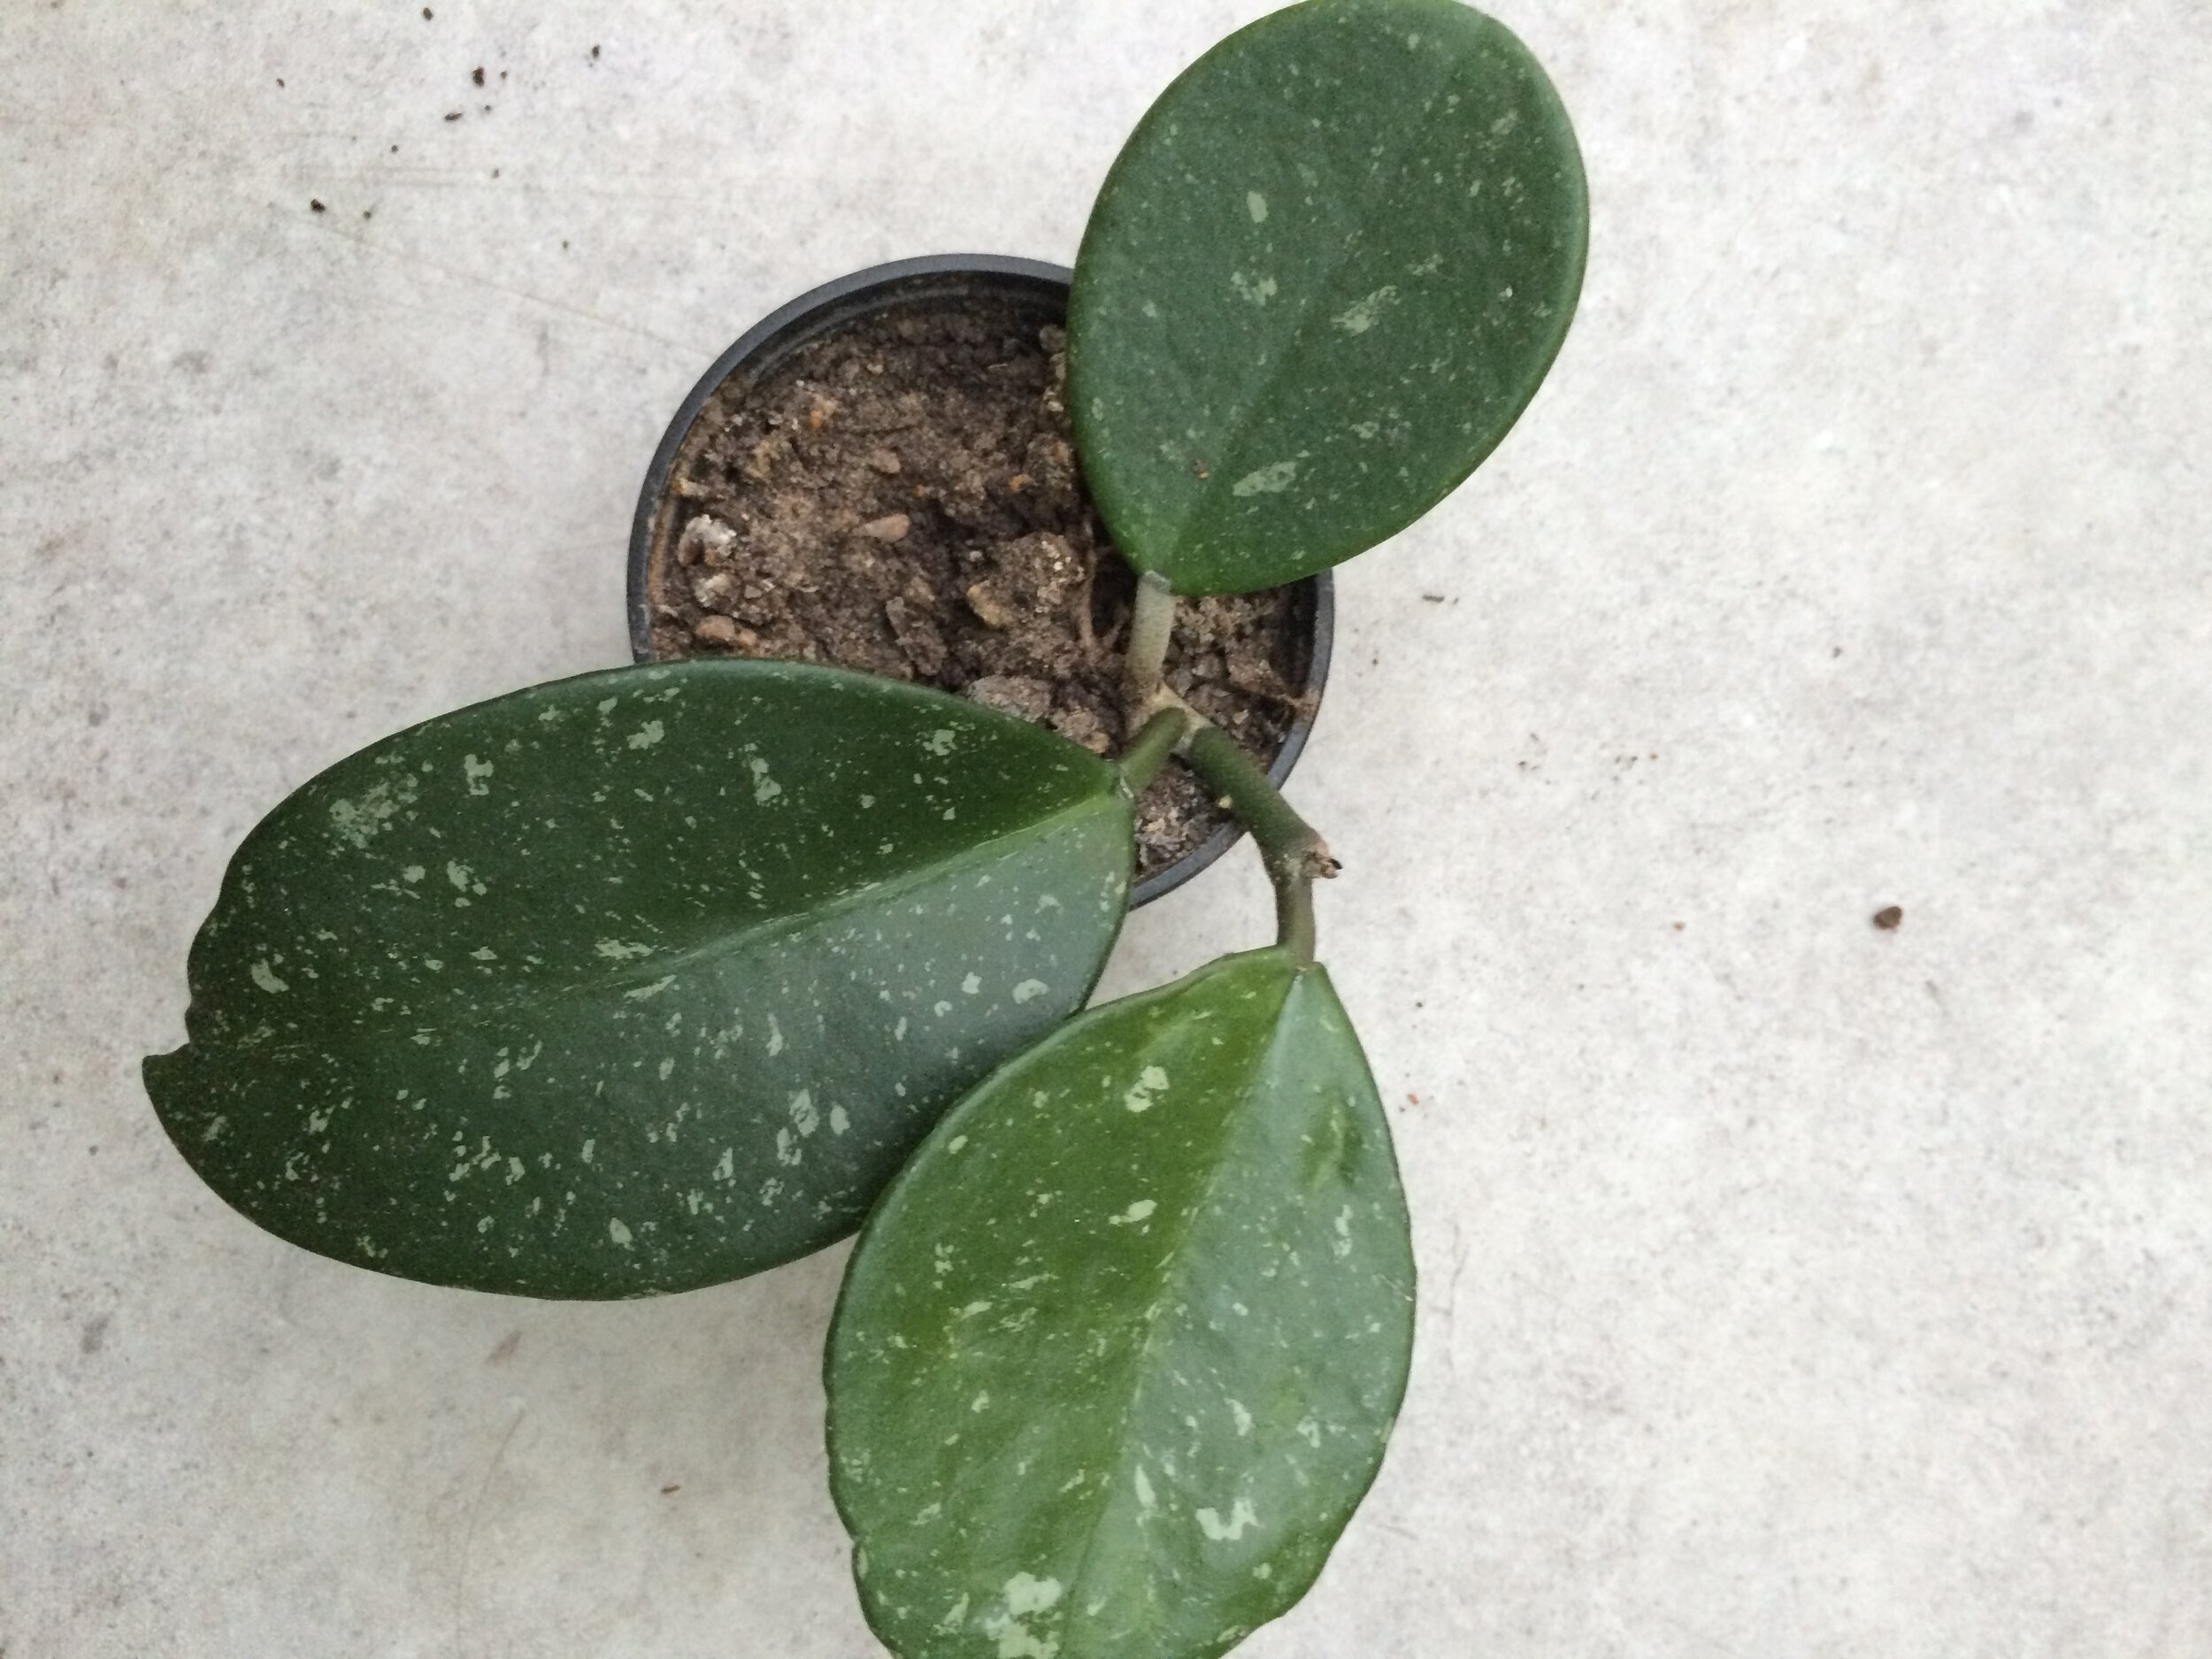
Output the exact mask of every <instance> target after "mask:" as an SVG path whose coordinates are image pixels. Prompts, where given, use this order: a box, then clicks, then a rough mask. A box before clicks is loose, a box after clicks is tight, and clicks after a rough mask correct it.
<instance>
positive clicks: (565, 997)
mask: <svg viewBox="0 0 2212 1659" xmlns="http://www.w3.org/2000/svg"><path fill="white" fill-rule="evenodd" d="M1118 801H1119V797H1118V795H1116V794H1115V793H1114V792H1113V791H1111V790H1101V791H1100V792H1099V793H1097V794H1096V795H1092V796H1090V797H1088V798H1087V799H1084V800H1079V801H1076V802H1074V803H1071V804H1069V805H1067V806H1064V807H1062V808H1060V809H1059V810H1056V811H1055V812H1053V813H1051V814H1050V815H1049V816H1048V817H1045V818H1033V819H1032V820H1030V821H1029V822H1028V823H1026V824H1025V825H1022V826H1018V827H1017V828H1015V829H1011V830H1008V831H1006V832H1005V833H1002V834H998V835H995V836H992V837H991V838H990V839H989V840H987V841H976V842H973V843H972V844H971V845H969V846H968V847H966V848H964V849H962V850H961V851H960V852H959V853H958V854H956V855H955V856H952V857H949V858H945V859H941V860H939V861H937V862H935V863H933V864H918V865H916V866H915V867H914V868H912V869H910V870H908V871H905V872H902V873H901V874H899V875H896V876H893V877H890V878H888V879H885V880H881V881H877V882H873V883H871V884H869V885H867V886H865V887H855V888H853V889H851V890H849V891H848V892H845V893H841V894H840V895H837V896H836V897H835V898H833V899H829V900H826V901H825V902H822V903H820V904H818V905H816V906H814V907H812V908H810V909H809V910H804V911H790V912H786V913H783V914H780V915H777V916H772V917H764V918H760V919H759V920H757V921H754V922H750V923H748V924H746V925H745V926H742V927H740V928H738V929H736V930H735V931H733V932H729V933H716V934H713V935H712V936H710V937H709V938H706V939H702V940H700V941H696V942H695V943H694V944H690V945H687V946H685V947H683V948H682V949H680V950H677V951H673V952H672V953H670V954H668V955H666V956H656V957H653V958H651V959H650V960H649V962H647V963H641V964H637V965H636V966H634V967H633V968H629V969H627V970H626V971H624V972H617V973H614V974H612V975H611V976H610V977H607V978H603V979H602V978H595V979H570V980H565V981H562V982H559V983H556V984H550V985H549V986H547V987H545V988H544V989H543V990H542V991H541V992H533V991H531V990H530V989H529V988H528V987H515V989H514V991H513V993H512V994H511V995H503V996H495V997H490V998H486V999H482V1000H480V1001H479V1002H477V1003H476V1005H475V1006H474V1007H473V1008H472V1010H470V1012H469V1013H468V1015H467V1016H466V1017H465V1018H461V1019H458V1020H456V1021H451V1022H449V1024H447V1025H428V1024H426V1023H424V1022H422V1021H420V1020H417V1021H414V1022H412V1023H406V1024H402V1023H396V1022H372V1023H368V1024H360V1025H350V1026H347V1027H345V1028H344V1035H345V1037H346V1039H347V1040H348V1041H364V1042H375V1041H380V1040H382V1039H386V1038H392V1037H407V1038H410V1039H411V1038H412V1037H413V1036H414V1035H415V1034H416V1033H419V1032H422V1031H426V1030H428V1031H465V1030H468V1029H470V1028H472V1027H474V1026H478V1025H485V1024H488V1023H490V1022H491V1021H493V1020H495V1019H496V1018H499V1017H500V1016H502V1015H504V1014H508V1013H511V1012H512V1011H513V1010H517V1009H520V1008H532V1007H539V1008H544V1009H547V1010H557V1009H559V1008H561V1007H563V1006H565V1005H570V1004H573V1003H577V1002H595V1001H597V1000H600V998H602V997H603V996H604V997H609V998H611V997H615V996H619V995H626V994H627V993H628V992H630V991H633V990H636V989H639V988H641V987H644V986H647V985H650V984H652V983H654V982H655V981H656V980H658V979H666V978H670V977H672V976H674V975H680V974H682V973H685V972H688V971H689V970H690V969H691V968H693V967H695V966H696V965H697V964H700V963H702V962H703V961H707V960H710V959H711V958H713V957H715V956H724V955H729V954H733V953H735V952H738V951H740V950H742V949H746V948H748V947H750V946H753V945H755V944H767V943H772V942H773V941H774V940H776V939H777V938H779V937H789V936H791V935H793V934H795V933H801V932H803V931H804V930H805V929H807V928H810V927H813V926H819V925H822V924H825V923H829V922H834V921H835V920H836V919H838V918H841V917H843V916H846V915H849V914H850V913H851V912H852V911H854V910H859V909H861V908H863V906H864V904H865V903H866V902H870V901H879V902H882V901H887V902H895V901H897V900H898V899H900V898H902V897H903V896H905V895H907V894H909V893H911V892H913V891H915V890H916V889H917V888H919V887H925V886H927V885H929V884H930V883H932V882H933V881H935V880H938V879H944V878H947V877H954V878H956V877H957V876H958V875H960V874H961V873H963V872H966V871H968V870H972V869H973V868H975V867H976V866H977V865H978V864H981V863H985V862H987V861H989V858H988V856H989V855H991V854H992V853H993V852H994V851H995V849H1002V848H1004V847H1006V846H1007V845H1008V844H1010V843H1013V842H1032V841H1043V840H1046V839H1048V838H1049V837H1050V836H1051V835H1052V834H1053V833H1056V831H1058V830H1060V829H1062V828H1064V827H1065V826H1068V825H1069V824H1071V823H1075V822H1078V821H1079V820H1081V819H1082V818H1085V817H1087V815H1089V814H1091V813H1094V812H1095V811H1097V810H1100V809H1101V808H1105V809H1107V810H1111V809H1112V808H1113V807H1114V806H1115V805H1116V804H1118ZM242 988H243V987H240V986H236V985H234V986H233V987H232V989H233V990H234V991H235V990H238V989H242ZM323 1017H324V1016H322V1015H319V1014H316V1013H310V1015H309V1016H308V1018H311V1019H312V1018H323ZM185 1046H186V1047H187V1048H190V1047H192V1046H194V1045H193V1044H191V1043H187V1044H186V1045H185ZM208 1046H210V1047H228V1046H230V1045H228V1044H210V1045H208ZM326 1047H328V1045H327V1044H326V1043H323V1042H317V1041H313V1040H311V1039H309V1038H305V1037H303V1038H300V1039H297V1040H295V1041H282V1042H276V1043H269V1044H264V1045H261V1046H258V1047H257V1048H256V1049H255V1050H254V1052H255V1053H256V1054H257V1055H260V1056H269V1057H278V1056H290V1055H293V1054H296V1053H300V1052H304V1051H312V1050H319V1049H322V1048H326Z"/></svg>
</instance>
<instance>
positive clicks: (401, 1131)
mask: <svg viewBox="0 0 2212 1659" xmlns="http://www.w3.org/2000/svg"><path fill="white" fill-rule="evenodd" d="M1129 868H1130V812H1129V808H1128V805H1127V803H1126V802H1125V800H1124V798H1123V796H1122V795H1121V792H1120V789H1119V785H1118V777H1117V774H1116V773H1115V772H1114V771H1113V769H1112V768H1110V767H1109V766H1108V765H1106V764H1104V763H1103V762H1101V761H1099V760H1097V759H1095V758H1094V757H1092V756H1089V755H1087V754H1086V753H1084V752H1083V751H1082V750H1081V749H1078V748H1076V747H1075V746H1074V745H1073V744H1071V743H1068V742H1066V741H1063V740H1062V739H1060V738H1058V737H1056V736H1054V735H1053V734H1051V733H1048V732H1044V731H1041V730H1040V729H1038V728H1037V727H1034V726H1029V725H1027V724H1026V723H1025V722H1023V721H1019V720H1015V719H1011V718H1007V717H1005V716H1002V715H998V714H994V713H992V712H990V711H989V710H984V709H980V708H978V707H977V706H975V705H974V704H972V703H963V702H959V701H956V700H955V699H953V698H950V697H947V696H943V695H939V694H937V693H935V692H931V691H924V690H920V689H918V688H916V687H908V686H901V685H897V684H895V683H893V682H890V681H887V680H872V679H868V678H865V677H863V676H861V675H857V674H847V673H842V672H837V671H833V670H829V669H819V668H808V667H801V666H796V665H793V664H769V663H737V662H700V663H689V664H681V665H675V666H668V667H656V668H638V669H620V670H617V671H615V672H611V673H603V674H588V675H585V676H583V677H582V678H580V679H577V680H564V681H562V682H560V683H558V684H555V685H549V686H541V687H536V688H535V689H533V690H529V691H524V692H518V693H517V694H515V695H512V696H507V697H501V698H498V699H496V700H495V701H493V702H490V703H480V704H479V705H477V706H476V707H474V708H472V709H466V710H462V711H461V712H459V713H457V714H452V715H449V716H446V717H444V718H440V719H435V720H432V721H429V722H427V723H426V724H425V725H422V726H416V727H415V728H413V729H412V730H411V731H407V732H403V733H400V734H399V735H397V736H396V737H392V738H388V739H387V740H385V741H383V742H380V743H378V744H376V745H374V746H373V747H372V748H370V749H365V750H364V751H362V752H361V753H359V754H357V755H355V756H353V757H350V758H349V759H347V760H344V761H341V762H340V763H339V764H337V765H335V766H334V767H332V768H331V769H330V770H329V771H327V772H324V773H323V774H322V775H321V776H320V777H319V778H317V779H315V780H313V781H312V782H311V783H309V784H307V785H306V786H305V787H303V788H302V789H300V790H299V791H298V792H297V793H296V794H295V795H293V796H292V797H291V798H290V799H289V800H288V801H286V802H285V803H284V804H283V805H281V806H280V807H279V808H278V809H277V810H275V811H274V812H273V813H272V814H271V815H270V816H269V818H267V819H265V821H264V822H263V823H262V824H261V825H260V826H258V827H257V828H256V829H255V830H254V831H253V833H251V834H250V835H249V836H248V837H247V839H246V841H245V843H244V845H243V846H242V847H241V848H240V849H239V850H238V853H237V855H236V856H235V857H234V859H233V860H232V863H231V867H230V872H229V874H228V876H227V879H225V881H224V884H223V891H222V896H221V898H220V899H219V901H218V902H217V904H216V907H215V910H214V913H213V914H212V915H211V917H209V918H208V921H207V924H206V926H204V927H203V928H202V930H201V932H200V936H199V939H198V941H197V942H196V944H195V945H194V947H193V951H192V962H191V984H192V1006H191V1010H190V1011H189V1013H188V1015H187V1017H186V1025H187V1028H188V1032H189V1033H190V1037H191V1041H190V1043H189V1045H188V1047H186V1048H180V1049H179V1050H178V1051H177V1052H175V1053H173V1054H170V1055H165V1056H157V1057H156V1058H153V1059H150V1060H149V1061H148V1062H147V1063H146V1084H147V1088H148V1091H149V1092H150V1094H152V1096H153V1099H154V1104H155V1107H156V1109H157V1110H158V1111H159V1113H160V1115H161V1119H162V1122H163V1124H164V1125H165V1127H166V1128H167V1129H168V1131H169V1133H170V1135H171V1137H172V1138H173V1140H174V1141H176V1143H177V1146H178V1148H180V1150H181V1151H182V1152H183V1153H184V1155H185V1156H186V1157H187V1158H188V1160H189V1161H190V1162H191V1164H192V1165H193V1167H194V1168H195V1169H196V1170H197V1171H199V1172H200V1174H201V1175H202V1176H203V1177H204V1178H205V1179H206V1180H207V1182H208V1184H209V1185H210V1186H211V1187H214V1189H215V1190H216V1191H217V1192H218V1193H219V1194H221V1195H222V1196H223V1197H224V1198H226V1199H227V1200H228V1201H229V1202H231V1203H233V1204H234V1205H236V1206H237V1207H238V1209H240V1210H242V1211H243V1212H244V1213H245V1214H246V1215H247V1216H249V1217H251V1218H252V1219H253V1220H255V1221H257V1222H259V1223H260V1224H261V1225H263V1226H265V1227H266V1228H268V1229H269V1230H270V1231H271V1232H273V1233H277V1234H279V1235H280V1236H281V1237H283V1238H287V1239H289V1240H292V1241H293V1242H294V1243H296V1244H300V1245H303V1246H305V1247H306V1248H309V1249H311V1250H317V1251H320V1252H321V1253H322V1254H323V1255H325V1256H335V1257H337V1258H338V1259H339V1260H341V1261H346V1262H352V1263H357V1264H359V1265H361V1266H363V1267H372V1268H376V1269H379V1270H380V1271H385V1272H389V1273H397V1274H402V1275H403V1276H405V1277H407V1278H411V1279H427V1280H430V1281H432V1282H434V1283H438V1284H448V1285H464V1286H471V1287H473V1288H476V1289H481V1290H500V1291H512V1292H518V1293H521V1294H530V1295H539V1296H631V1295H642V1294H650V1293H653V1292H657V1291H668V1290H682V1289H687V1288H689V1287H691V1286H698V1285H706V1284H712V1283H715V1282H718V1281H719V1280H722V1279H733V1278H735V1277H737V1276H739V1275H741V1274H744V1273H749V1272H753V1271H757V1270H758V1269H760V1268H764V1267H767V1266H771V1265H772V1264H774V1263H778V1262H781V1261H785V1260H787V1259H789V1258H790V1257H792V1256H796V1255H799V1254H801V1253H803V1252H804V1251H807V1250H810V1249H813V1248H816V1247H818V1246H819V1245H822V1244H826V1243H827V1242H828V1241H830V1240H833V1239H834V1238H837V1237H839V1236H840V1235H841V1234H843V1233H847V1232H849V1231H850V1230H851V1229H852V1228H853V1227H854V1226H855V1225H857V1224H858V1222H859V1220H860V1218H861V1217H862V1216H863V1215H864V1213H865V1212H866V1210H867V1207H868V1205H869V1204H870V1203H871V1202H872V1201H873V1200H874V1198H875V1196H876V1194H877V1193H878V1191H879V1190H880V1188H881V1187H882V1186H883V1184H884V1182H885V1181H886V1180H887V1179H889V1177H890V1175H891V1173H892V1172H893V1171H894V1170H895V1169H896V1168H897V1167H898V1165H899V1164H900V1162H901V1161H902V1159H904V1158H905V1156H907V1154H908V1153H909V1151H910V1150H911V1149H912V1148H913V1146H914V1144H915V1142H916V1141H918V1140H919V1139H920V1138H921V1136H922V1135H923V1134H924V1133H926V1131H927V1130H928V1128H929V1126H930V1125H931V1124H932V1123H933V1122H934V1121H935V1119H936V1118H937V1117H938V1115H939V1114H940V1113H941V1111H942V1110H944V1108H945V1106H946V1105H947V1104H948V1103H949V1102H951V1101H952V1100H953V1099H955V1098H956V1096H957V1095H958V1094H960V1093H961V1092H962V1091H963V1090H964V1089H966V1088H968V1087H970V1086H971V1085H972V1084H973V1083H974V1082H975V1081H976V1079H978V1078H979V1077H981V1076H982V1075H984V1073H986V1072H987V1071H989V1070H990V1068H991V1067H993V1066H995V1065H996V1064H998V1063H999V1062H1001V1061H1002V1060H1004V1059H1005V1058H1006V1057H1007V1056H1010V1055H1011V1054H1015V1053H1018V1051H1020V1050H1021V1049H1022V1048H1025V1047H1027V1046H1028V1045H1029V1044H1031V1043H1033V1042H1034V1041H1036V1040H1037V1039H1038V1038H1039V1037H1041V1036H1042V1035H1043V1034H1044V1033H1046V1032H1048V1031H1049V1030H1051V1029H1052V1028H1053V1027H1054V1026H1055V1025H1057V1024H1058V1023H1059V1022H1060V1021H1061V1020H1062V1019H1063V1018H1065V1016H1066V1015H1067V1014H1068V1013H1069V1012H1070V1011H1071V1010H1074V1009H1076V1008H1078V1007H1079V1006H1080V1005H1081V1004H1082V1002H1083V1000H1084V998H1085V997H1086V996H1087V995H1088V994H1089V991H1090V987H1091V986H1092V984H1093V982H1094V979H1096V976H1097V973H1098V971H1099V968H1100V965H1101V964H1102V962H1103V960H1104V958H1105V956H1106V952H1107V949H1108V948H1109V947H1110V944H1111V943H1112V941H1113V937H1114V934H1115V932H1116V930H1117V928H1118V926H1119V922H1120V918H1121V914H1122V909H1123V902H1124V895H1125V888H1126V886H1127V882H1128V878H1129Z"/></svg>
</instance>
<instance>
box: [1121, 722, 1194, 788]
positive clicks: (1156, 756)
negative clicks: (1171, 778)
mask: <svg viewBox="0 0 2212 1659" xmlns="http://www.w3.org/2000/svg"><path fill="white" fill-rule="evenodd" d="M1197 718H1198V716H1197V715H1196V714H1195V713H1194V712H1193V711H1192V710H1189V709H1187V708H1184V707H1182V706H1181V705H1180V704H1178V703H1169V704H1168V705H1166V706H1165V707H1164V708H1162V709H1160V710H1158V711H1156V713H1155V714H1154V715H1153V716H1152V718H1150V719H1148V720H1147V721H1146V722H1145V723H1144V729H1143V730H1142V731H1141V732H1139V733H1137V734H1136V736H1134V737H1133V738H1131V739H1130V740H1129V747H1128V748H1126V749H1124V750H1123V751H1122V755H1121V775H1122V779H1123V781H1124V782H1125V783H1126V784H1127V785H1128V787H1129V795H1130V798H1131V799H1135V798H1136V797H1137V796H1138V795H1142V794H1143V793H1144V792H1145V790H1146V789H1147V788H1148V787H1150V785H1151V782H1152V780H1154V779H1155V778H1156V777H1158V776H1159V775H1160V768H1161V767H1163V766H1164V765H1166V764H1167V757H1169V756H1170V755H1172V754H1173V753H1174V752H1175V750H1176V749H1177V747H1178V746H1179V744H1180V743H1181V742H1182V741H1183V740H1184V738H1186V737H1187V736H1188V735H1189V734H1190V729H1191V723H1192V722H1193V721H1194V720H1196V719H1197Z"/></svg>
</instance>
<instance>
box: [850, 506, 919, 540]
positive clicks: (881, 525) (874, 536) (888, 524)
mask: <svg viewBox="0 0 2212 1659" xmlns="http://www.w3.org/2000/svg"><path fill="white" fill-rule="evenodd" d="M913 523H914V521H913V519H912V518H909V517H908V516H907V515H906V514H905V513H902V512H887V513H885V514H884V515H883V517H882V518H871V519H869V520H868V522H867V523H866V524H864V525H862V526H860V528H859V530H858V531H857V532H856V534H860V535H864V536H866V537H867V538H868V539H869V540H870V541H904V540H905V539H906V533H907V531H908V529H909V528H910V527H911V526H912V525H913Z"/></svg>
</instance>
